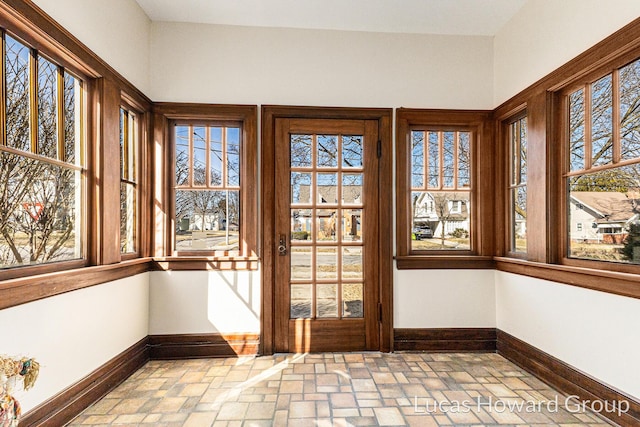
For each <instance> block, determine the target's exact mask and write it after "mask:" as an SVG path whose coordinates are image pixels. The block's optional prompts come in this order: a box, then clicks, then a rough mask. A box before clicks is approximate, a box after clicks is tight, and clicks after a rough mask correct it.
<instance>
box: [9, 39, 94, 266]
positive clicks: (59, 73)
mask: <svg viewBox="0 0 640 427" xmlns="http://www.w3.org/2000/svg"><path fill="white" fill-rule="evenodd" d="M2 43H3V49H2V65H3V91H2V102H1V103H0V112H1V114H0V123H1V126H2V140H1V143H0V268H8V267H15V266H25V265H37V264H44V263H52V262H57V261H66V260H73V259H80V258H84V257H85V248H84V238H83V233H84V231H83V220H82V218H83V210H84V208H85V196H84V190H83V175H84V172H85V169H84V159H83V156H84V153H83V146H82V131H81V130H82V127H81V126H82V120H83V111H82V96H83V91H82V80H81V79H80V78H79V77H77V76H75V75H74V74H72V73H71V72H69V71H68V70H66V69H65V68H64V67H62V66H60V65H58V64H56V63H55V62H53V61H51V60H50V59H49V58H47V57H46V56H45V55H44V54H43V53H41V52H39V51H38V50H36V49H34V48H32V47H30V46H29V45H28V44H26V43H24V42H22V41H20V40H19V39H18V38H17V37H14V36H13V35H11V34H9V33H7V32H5V31H2Z"/></svg>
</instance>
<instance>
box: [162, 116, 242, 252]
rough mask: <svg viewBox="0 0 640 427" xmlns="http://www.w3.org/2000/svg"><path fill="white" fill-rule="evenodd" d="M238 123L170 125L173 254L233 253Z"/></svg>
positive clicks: (237, 228) (237, 203)
mask: <svg viewBox="0 0 640 427" xmlns="http://www.w3.org/2000/svg"><path fill="white" fill-rule="evenodd" d="M241 135H242V130H241V124H240V123H235V124H215V123H214V124H190V123H177V124H176V125H175V126H174V141H175V236H174V242H175V243H174V248H175V251H176V252H185V251H187V252H188V251H223V252H226V253H228V252H230V251H233V252H237V251H238V250H239V246H240V245H239V242H240V237H241V236H240V228H241V224H240V223H241V221H242V218H241V213H240V196H241V195H240V177H241V170H240V156H241V153H240V151H241V146H242V138H241Z"/></svg>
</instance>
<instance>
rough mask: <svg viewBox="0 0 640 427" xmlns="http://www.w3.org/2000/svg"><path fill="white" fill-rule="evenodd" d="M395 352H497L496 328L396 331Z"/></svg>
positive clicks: (394, 331)
mask: <svg viewBox="0 0 640 427" xmlns="http://www.w3.org/2000/svg"><path fill="white" fill-rule="evenodd" d="M393 338H394V344H393V349H394V351H433V352H495V351H496V329H495V328H426V329H413V328H412V329H405V328H402V329H394V330H393Z"/></svg>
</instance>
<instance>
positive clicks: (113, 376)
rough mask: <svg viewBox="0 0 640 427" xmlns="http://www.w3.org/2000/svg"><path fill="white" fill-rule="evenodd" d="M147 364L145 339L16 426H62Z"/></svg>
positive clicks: (50, 400) (25, 416)
mask: <svg viewBox="0 0 640 427" xmlns="http://www.w3.org/2000/svg"><path fill="white" fill-rule="evenodd" d="M148 360H149V350H148V346H147V338H146V337H145V338H143V339H142V340H140V341H138V342H137V343H136V344H134V345H132V346H131V347H129V348H128V349H126V350H125V351H123V352H122V353H120V354H119V355H117V356H116V357H114V358H113V359H111V360H110V361H108V362H107V363H105V364H104V365H102V366H101V367H99V368H98V369H96V370H95V371H93V372H92V373H90V374H89V375H87V376H86V377H85V378H83V379H82V380H80V381H78V382H77V383H75V384H73V385H72V386H70V387H69V388H67V389H65V390H63V391H61V392H60V393H58V394H57V395H56V396H54V397H52V398H51V399H49V400H47V401H45V402H43V403H42V404H40V405H38V406H37V407H35V408H33V409H32V410H30V411H29V412H27V413H25V414H24V415H23V417H22V418H21V419H20V426H21V427H29V426H44V425H47V426H63V425H65V424H66V423H68V422H69V421H71V420H72V419H74V418H75V417H76V416H78V415H79V414H80V413H81V412H82V411H84V410H85V409H86V408H87V407H88V406H89V405H91V404H92V403H94V402H96V401H97V400H98V399H100V398H101V397H103V396H104V395H106V394H107V393H108V392H110V391H111V390H113V389H114V388H115V387H116V386H118V385H119V384H120V383H122V382H123V381H124V380H125V379H127V378H129V377H130V376H131V375H132V374H133V373H135V372H136V371H137V370H138V369H140V368H141V367H142V366H143V365H144V364H145V363H147V361H148Z"/></svg>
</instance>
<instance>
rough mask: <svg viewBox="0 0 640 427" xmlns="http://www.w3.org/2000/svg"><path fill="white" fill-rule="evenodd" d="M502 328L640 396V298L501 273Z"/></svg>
mask: <svg viewBox="0 0 640 427" xmlns="http://www.w3.org/2000/svg"><path fill="white" fill-rule="evenodd" d="M496 300H497V316H496V317H497V327H498V329H501V330H503V331H505V332H507V333H509V334H511V335H513V336H515V337H517V338H520V339H521V340H523V341H526V342H527V343H529V344H531V345H533V346H534V347H537V348H539V349H540V350H542V351H545V352H547V353H549V354H551V355H552V356H555V357H556V358H558V359H560V360H562V361H564V362H566V363H568V364H570V365H571V366H574V367H575V368H577V369H579V370H581V371H583V372H586V373H588V374H589V375H591V376H593V377H595V378H597V379H598V380H600V381H603V382H605V383H607V384H609V385H611V386H613V387H615V388H618V389H619V390H622V391H623V392H625V393H627V394H630V395H631V396H633V397H635V398H636V399H640V369H637V365H638V360H640V339H638V338H640V332H639V331H638V326H639V325H640V300H638V299H634V298H626V297H621V296H618V295H613V294H608V293H604V292H598V291H592V290H589V289H583V288H578V287H575V286H570V285H563V284H559V283H554V282H549V281H546V280H540V279H535V278H531V277H525V276H518V275H515V274H510V273H504V272H496Z"/></svg>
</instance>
